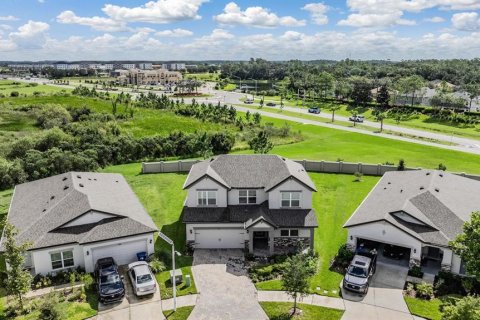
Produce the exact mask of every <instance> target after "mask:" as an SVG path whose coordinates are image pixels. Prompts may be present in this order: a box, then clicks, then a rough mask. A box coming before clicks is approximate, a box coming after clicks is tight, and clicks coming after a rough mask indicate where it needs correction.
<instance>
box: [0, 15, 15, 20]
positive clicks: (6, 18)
mask: <svg viewBox="0 0 480 320" xmlns="http://www.w3.org/2000/svg"><path fill="white" fill-rule="evenodd" d="M17 20H18V18H17V17H14V16H0V21H17Z"/></svg>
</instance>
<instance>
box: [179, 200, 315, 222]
mask: <svg viewBox="0 0 480 320" xmlns="http://www.w3.org/2000/svg"><path fill="white" fill-rule="evenodd" d="M260 217H262V218H263V219H264V220H265V221H267V222H268V223H270V224H273V225H274V226H275V227H279V228H281V227H308V228H313V227H317V226H318V223H317V216H316V214H315V210H313V209H269V208H268V202H267V201H265V202H264V203H262V204H260V205H232V206H228V207H226V208H219V207H216V208H210V207H184V208H183V214H182V222H184V223H246V224H247V225H250V224H251V223H252V222H254V221H255V220H257V219H258V218H260Z"/></svg>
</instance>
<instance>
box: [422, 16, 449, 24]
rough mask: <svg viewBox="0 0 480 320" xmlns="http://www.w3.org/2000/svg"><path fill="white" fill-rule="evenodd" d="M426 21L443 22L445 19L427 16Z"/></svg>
mask: <svg viewBox="0 0 480 320" xmlns="http://www.w3.org/2000/svg"><path fill="white" fill-rule="evenodd" d="M425 21H427V22H432V23H441V22H444V21H445V19H444V18H442V17H431V18H426V19H425Z"/></svg>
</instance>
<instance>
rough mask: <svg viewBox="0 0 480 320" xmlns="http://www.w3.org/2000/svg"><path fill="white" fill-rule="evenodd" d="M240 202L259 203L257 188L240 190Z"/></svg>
mask: <svg viewBox="0 0 480 320" xmlns="http://www.w3.org/2000/svg"><path fill="white" fill-rule="evenodd" d="M238 203H240V204H255V203H257V190H239V191H238Z"/></svg>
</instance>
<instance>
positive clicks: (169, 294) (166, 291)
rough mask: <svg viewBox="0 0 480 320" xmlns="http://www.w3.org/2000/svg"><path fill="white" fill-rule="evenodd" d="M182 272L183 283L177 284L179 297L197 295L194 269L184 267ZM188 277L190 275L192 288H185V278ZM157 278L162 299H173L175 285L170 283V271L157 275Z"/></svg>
mask: <svg viewBox="0 0 480 320" xmlns="http://www.w3.org/2000/svg"><path fill="white" fill-rule="evenodd" d="M169 269H171V268H169ZM181 270H182V275H183V282H182V283H177V284H176V289H177V297H180V296H185V295H188V294H194V293H197V287H196V286H195V280H194V279H193V275H192V268H191V267H183V268H181ZM187 275H190V281H191V284H190V287H187V286H185V276H187ZM155 278H156V279H157V282H158V286H159V287H160V295H161V297H162V299H170V298H173V285H172V282H171V281H170V271H164V272H161V273H159V274H157V275H155Z"/></svg>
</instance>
